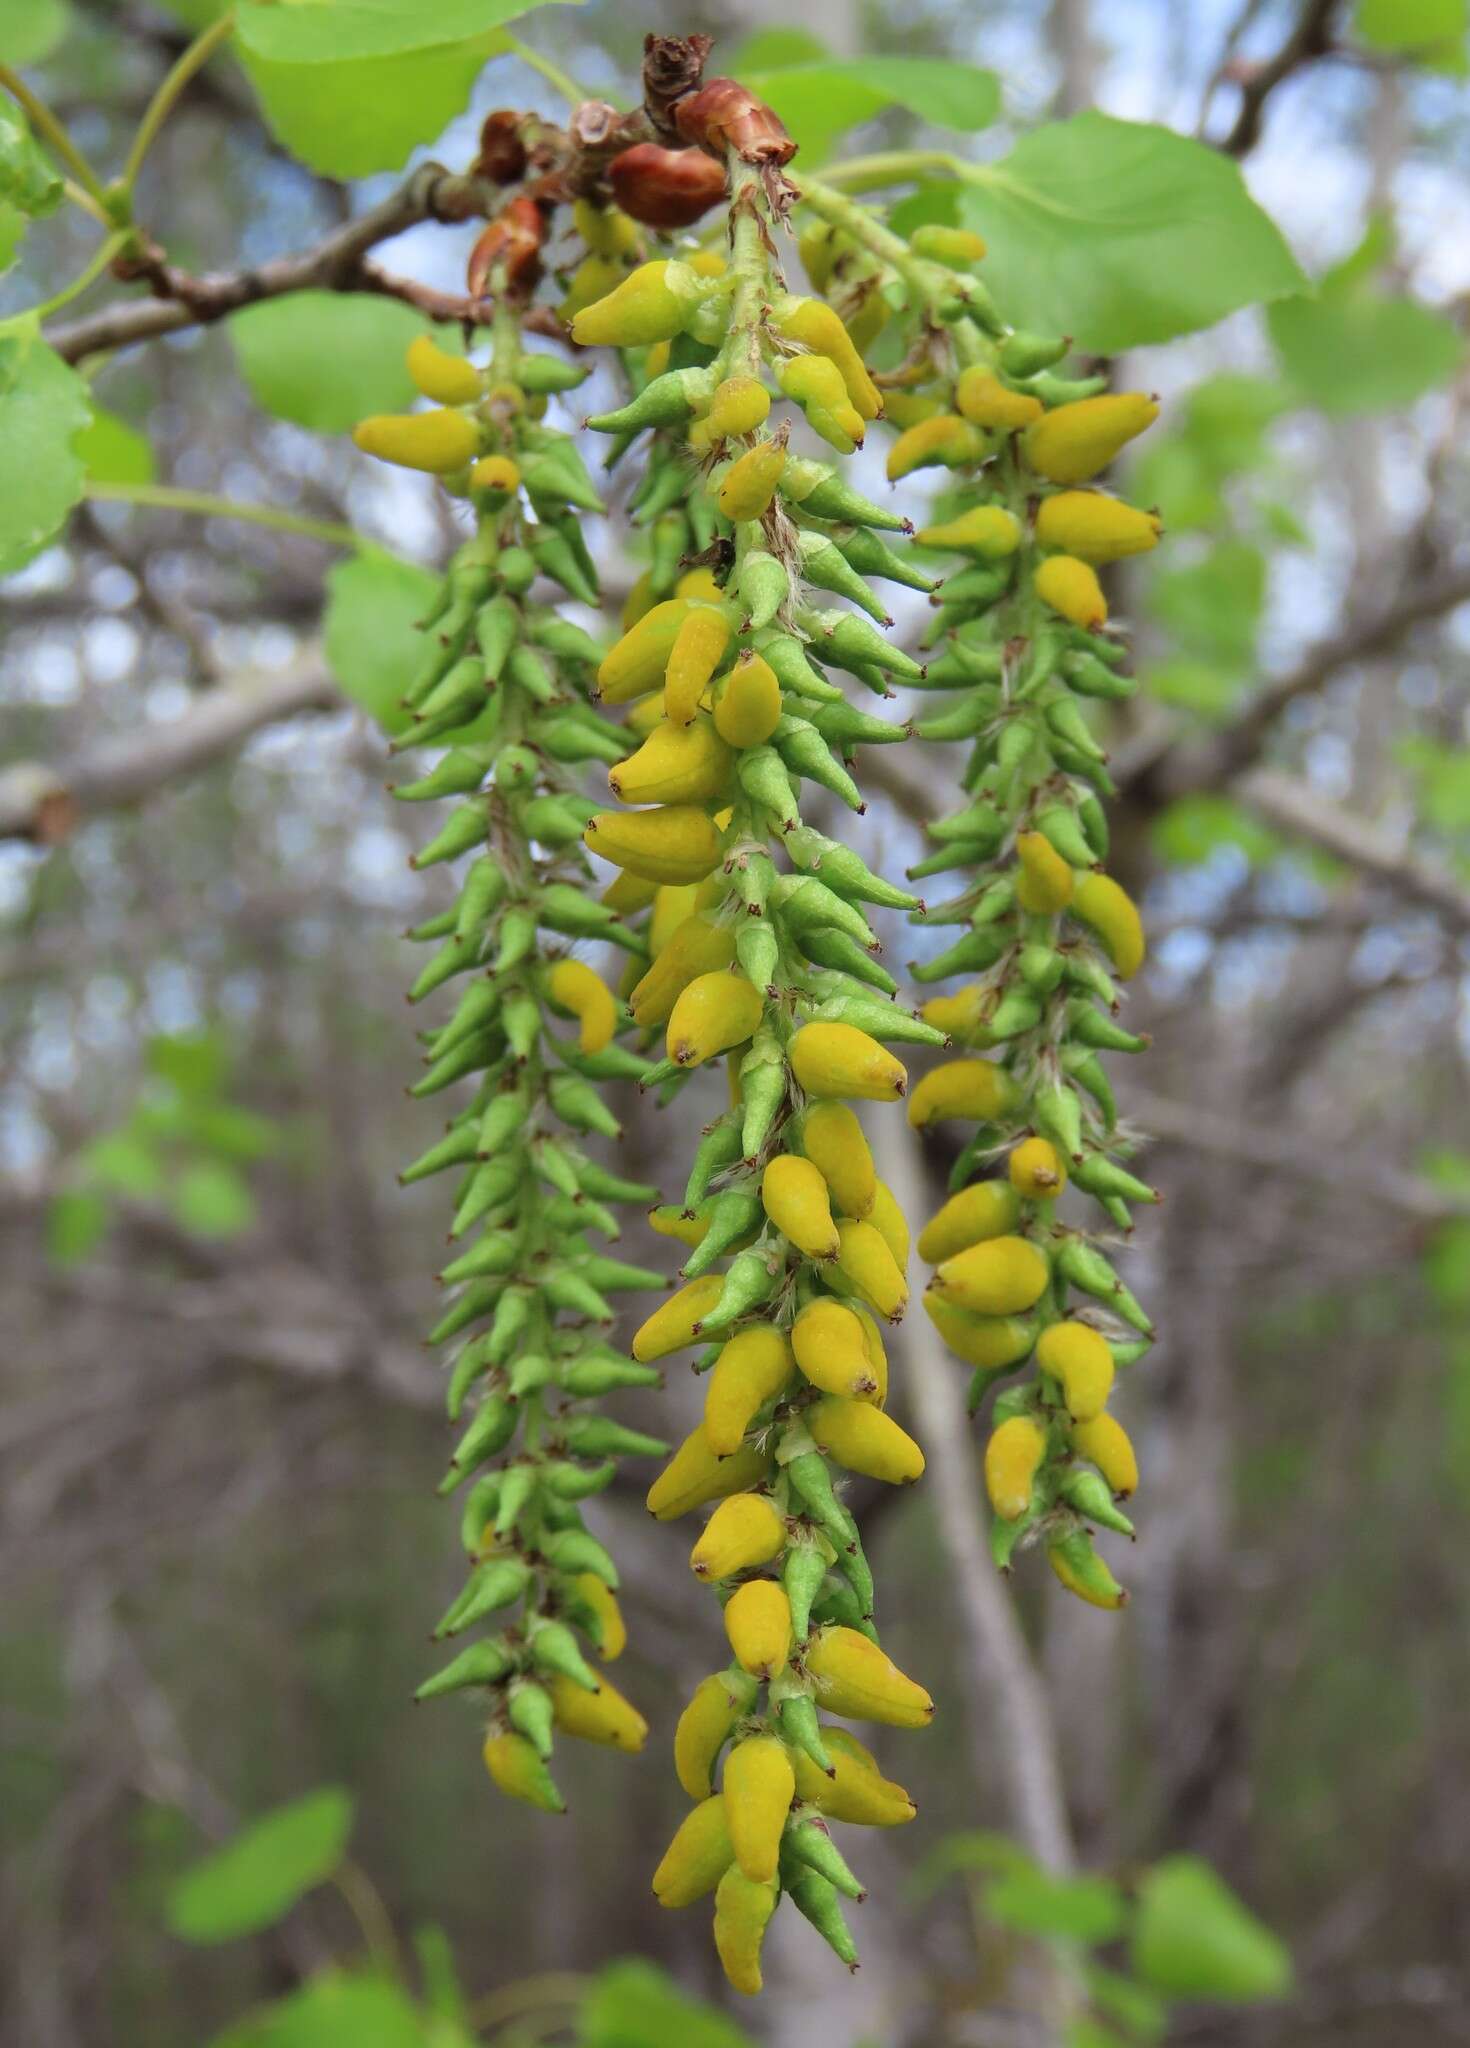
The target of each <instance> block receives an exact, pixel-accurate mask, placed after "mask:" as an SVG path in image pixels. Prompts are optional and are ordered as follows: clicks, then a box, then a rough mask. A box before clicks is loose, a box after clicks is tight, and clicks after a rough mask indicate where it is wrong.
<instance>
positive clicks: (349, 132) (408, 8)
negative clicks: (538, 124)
mask: <svg viewBox="0 0 1470 2048" xmlns="http://www.w3.org/2000/svg"><path fill="white" fill-rule="evenodd" d="M534 5H536V0H529V6H528V4H527V0H434V4H433V5H432V6H426V5H425V4H424V0H295V4H293V5H291V6H278V5H270V4H266V0H242V5H241V6H240V9H239V14H238V21H239V28H238V38H239V46H240V54H241V57H242V60H243V62H244V65H245V69H246V71H247V72H248V73H249V74H250V79H251V82H252V84H253V85H254V87H255V90H256V92H257V94H258V95H259V97H260V102H261V105H262V107H263V109H264V112H265V117H266V120H267V122H268V123H269V125H270V126H271V128H272V129H273V130H274V132H275V134H276V135H277V137H278V138H279V139H280V141H282V142H283V143H284V144H285V145H286V147H287V148H288V149H290V150H292V151H294V153H295V154H296V155H297V156H299V157H300V158H301V159H302V161H303V162H304V163H306V164H308V165H309V166H310V167H311V169H312V170H315V171H323V172H325V173H326V174H327V175H328V176H330V177H334V178H361V177H365V176H366V175H367V174H368V173H369V172H371V171H391V170H397V169H398V168H399V167H400V165H402V163H403V162H404V160H405V159H406V158H407V156H408V154H409V152H410V151H411V150H412V149H414V148H416V147H417V146H418V145H419V144H420V143H423V142H430V141H432V140H433V138H434V137H435V136H437V135H438V134H439V133H440V132H441V130H443V129H444V128H445V127H446V126H447V125H448V123H449V122H450V121H451V120H452V119H453V118H454V116H455V115H456V114H460V113H462V112H463V111H464V106H465V102H466V101H467V100H468V98H469V96H470V88H471V87H472V86H473V84H474V82H475V80H476V78H477V77H478V76H479V74H480V70H481V68H482V66H483V65H484V64H485V62H486V61H487V59H489V58H491V57H494V56H497V55H500V54H502V53H503V52H504V51H505V50H506V49H508V48H509V44H508V43H507V41H506V38H505V37H504V35H503V34H502V33H501V29H502V27H503V25H504V24H505V23H506V22H508V21H514V20H515V19H516V18H517V17H518V16H519V15H522V14H525V13H528V12H529V11H530V7H531V6H534Z"/></svg>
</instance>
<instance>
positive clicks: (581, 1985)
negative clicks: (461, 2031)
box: [469, 1970, 592, 2034]
mask: <svg viewBox="0 0 1470 2048" xmlns="http://www.w3.org/2000/svg"><path fill="white" fill-rule="evenodd" d="M591 1983H592V1979H591V1978H590V1977H583V1976H579V1975H578V1974H577V1973H576V1972H575V1971H572V1970H548V1971H547V1972H546V1974H545V1975H544V1976H540V1977H523V1978H521V1979H520V1981H519V1982H518V1983H515V1984H502V1985H501V1987H500V1989H499V1990H498V1991H490V1992H487V1993H486V1994H485V1996H484V1997H483V1998H481V1999H477V2000H476V2002H475V2003H474V2005H472V2006H471V2007H470V2013H469V2024H470V2027H471V2028H472V2030H473V2031H474V2032H475V2033H477V2034H481V2033H486V2032H489V2031H490V2030H492V2029H494V2028H498V2027H501V2026H504V2024H505V2023H506V2022H507V2021H508V2020H512V2019H518V2018H520V2017H522V2016H524V2015H528V2014H531V2013H538V2012H553V2011H558V2010H561V2009H562V2008H564V2007H567V2006H573V2005H579V2004H580V2003H581V2001H582V1999H583V1998H584V1997H585V1996H586V1993H587V1991H588V1989H589V1987H590V1985H591Z"/></svg>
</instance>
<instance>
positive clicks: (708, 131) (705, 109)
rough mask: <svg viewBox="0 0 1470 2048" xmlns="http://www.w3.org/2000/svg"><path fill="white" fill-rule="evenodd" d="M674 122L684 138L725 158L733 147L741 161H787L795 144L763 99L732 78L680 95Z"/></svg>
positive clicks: (757, 162) (779, 162)
mask: <svg viewBox="0 0 1470 2048" xmlns="http://www.w3.org/2000/svg"><path fill="white" fill-rule="evenodd" d="M674 125H675V127H676V128H677V129H678V131H679V133H680V134H681V135H682V136H683V138H684V140H685V141H686V142H692V143H695V144H697V146H698V147H699V148H700V149H707V150H708V151H709V152H710V154H711V155H712V156H717V157H721V158H723V157H724V155H725V153H726V152H727V151H728V150H732V149H733V150H734V151H735V153H736V155H737V156H738V157H739V158H740V159H741V160H742V162H744V163H748V164H775V165H777V166H779V165H781V164H786V163H790V161H791V159H792V157H794V156H795V154H796V144H795V143H794V142H793V141H792V140H791V137H790V136H789V135H788V134H787V133H786V130H785V129H784V128H783V127H782V125H781V123H780V122H779V121H778V120H777V118H776V116H775V115H774V114H773V113H772V112H771V110H770V108H769V107H768V106H767V105H766V104H765V102H764V101H763V100H758V99H757V98H756V96H755V94H754V93H753V92H750V91H748V90H747V88H746V87H745V86H743V85H740V84H739V83H737V81H736V80H735V79H733V78H712V79H710V80H709V82H708V83H707V84H705V85H702V86H701V87H700V89H699V91H698V92H695V93H690V94H689V96H688V98H687V99H682V100H680V102H679V104H678V105H677V106H676V107H675V109H674Z"/></svg>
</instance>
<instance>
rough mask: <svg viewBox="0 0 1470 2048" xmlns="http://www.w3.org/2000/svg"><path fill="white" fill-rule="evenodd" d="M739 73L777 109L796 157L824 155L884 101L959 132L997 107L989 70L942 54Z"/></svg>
mask: <svg viewBox="0 0 1470 2048" xmlns="http://www.w3.org/2000/svg"><path fill="white" fill-rule="evenodd" d="M740 76H741V78H742V82H743V83H744V84H746V85H748V86H749V87H750V89H751V91H752V92H756V93H759V95H760V97H761V98H762V99H763V100H765V101H766V103H767V105H768V106H770V107H772V108H773V109H774V110H775V112H776V113H777V114H779V115H780V117H781V119H782V120H783V121H784V122H785V124H786V126H787V128H789V129H790V131H791V134H792V136H793V137H794V139H795V140H796V142H797V143H798V144H799V145H800V148H801V152H802V161H803V162H812V161H814V160H815V159H816V158H818V157H822V156H825V155H826V153H827V151H828V149H829V147H830V146H831V144H832V142H833V141H834V140H835V138H836V137H837V136H839V135H841V134H842V133H843V132H844V130H846V129H848V128H854V127H856V126H857V125H858V123H859V122H861V121H871V120H872V119H873V117H874V116H875V115H877V114H881V113H883V112H885V111H886V110H887V109H888V108H889V107H905V108H907V109H908V111H909V112H910V113H912V114H917V115H918V116H919V118H920V119H921V120H923V121H927V122H928V123H929V124H930V125H931V126H933V127H936V128H954V129H958V130H961V131H962V132H964V133H966V134H969V133H973V132H974V131H976V130H978V129H981V128H988V127H989V126H990V124H991V122H992V121H993V120H994V119H995V118H996V116H997V115H998V114H999V112H1000V80H999V79H998V78H997V77H996V75H995V73H994V72H993V71H982V70H981V69H980V67H979V66H978V65H975V64H960V63H956V62H954V61H952V60H950V59H947V58H938V57H859V58H855V59H854V60H853V61H852V62H851V63H837V62H825V63H807V64H794V65H788V66H783V67H782V68H780V69H773V70H769V71H744V72H742V73H741V74H740Z"/></svg>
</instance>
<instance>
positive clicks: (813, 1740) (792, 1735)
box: [777, 1692, 835, 1778]
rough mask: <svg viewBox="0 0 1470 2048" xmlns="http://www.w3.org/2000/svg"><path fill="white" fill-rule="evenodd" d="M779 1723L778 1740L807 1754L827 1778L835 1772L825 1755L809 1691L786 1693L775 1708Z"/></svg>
mask: <svg viewBox="0 0 1470 2048" xmlns="http://www.w3.org/2000/svg"><path fill="white" fill-rule="evenodd" d="M777 1715H778V1718H779V1720H780V1723H781V1740H782V1741H783V1742H786V1743H789V1744H790V1745H791V1747H792V1748H794V1749H799V1750H802V1751H803V1752H804V1753H805V1754H806V1755H807V1756H809V1757H810V1758H811V1760H812V1762H813V1763H814V1764H815V1765H816V1767H817V1769H818V1770H819V1771H825V1772H826V1773H827V1775H828V1777H829V1778H830V1777H833V1776H834V1775H835V1773H834V1770H833V1766H832V1759H831V1757H830V1756H829V1755H828V1754H827V1745H826V1744H825V1743H824V1742H823V1740H822V1727H821V1723H820V1722H819V1721H818V1719H817V1709H816V1704H815V1702H814V1701H813V1700H812V1698H811V1697H810V1695H809V1694H807V1693H799V1692H793V1693H788V1694H787V1695H786V1697H785V1699H783V1700H782V1701H781V1704H780V1706H779V1708H778V1709H777Z"/></svg>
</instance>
